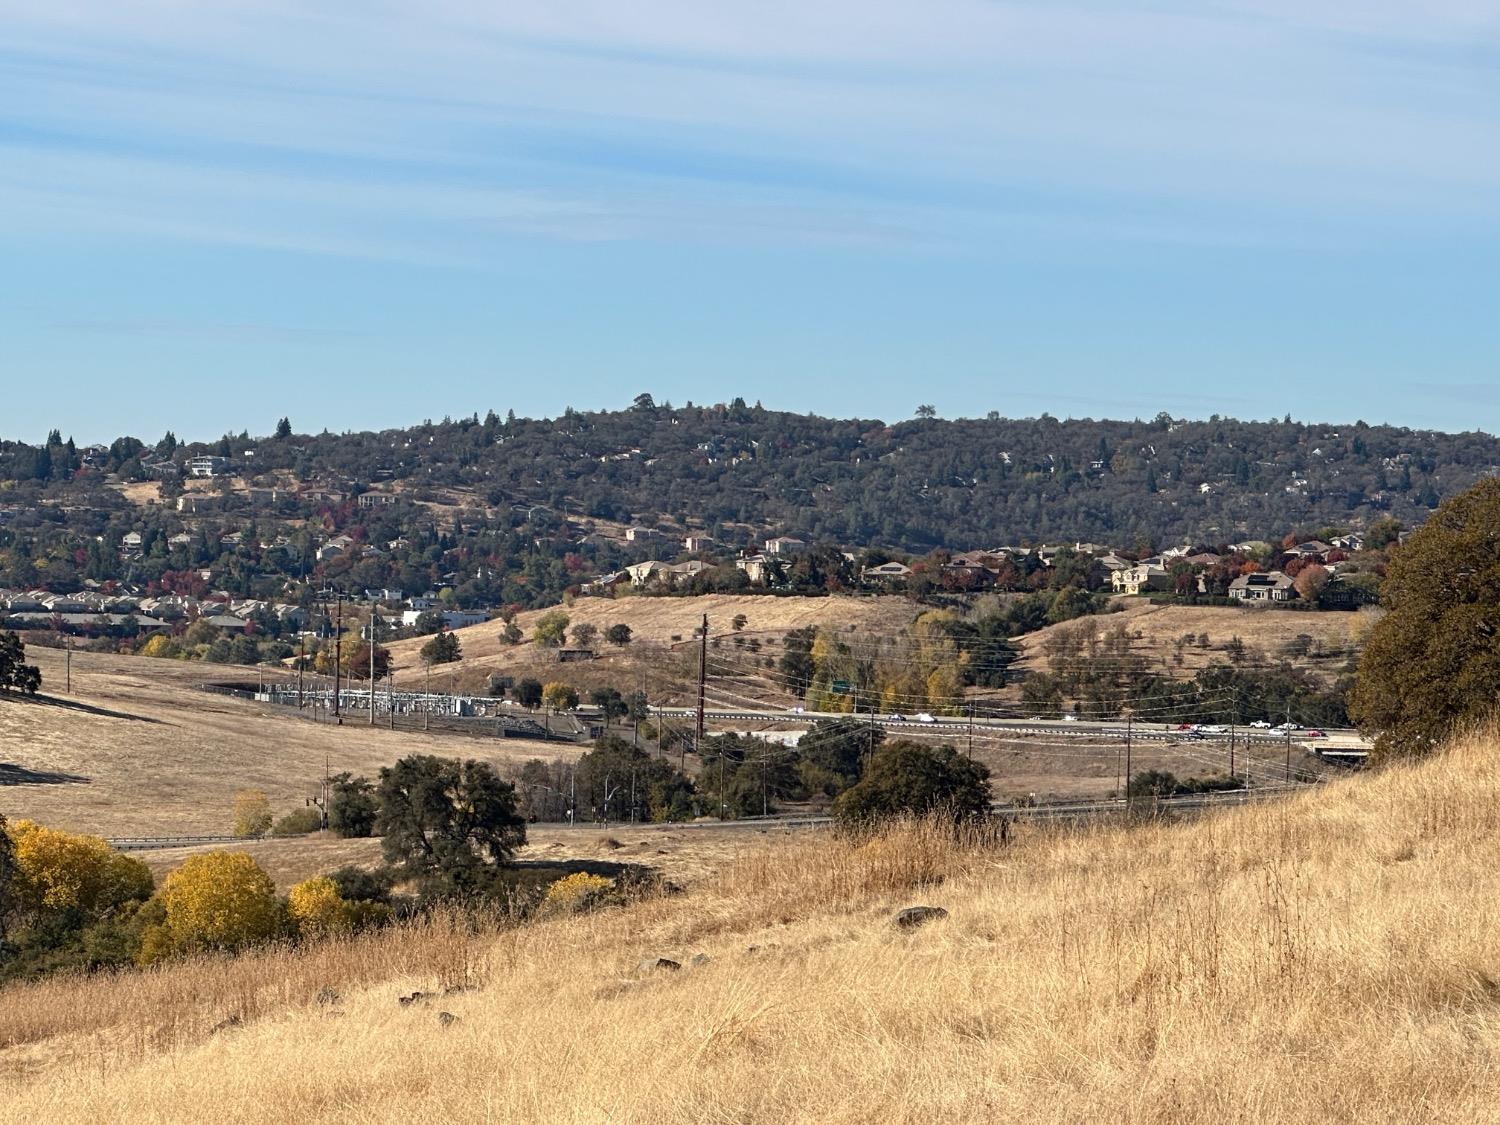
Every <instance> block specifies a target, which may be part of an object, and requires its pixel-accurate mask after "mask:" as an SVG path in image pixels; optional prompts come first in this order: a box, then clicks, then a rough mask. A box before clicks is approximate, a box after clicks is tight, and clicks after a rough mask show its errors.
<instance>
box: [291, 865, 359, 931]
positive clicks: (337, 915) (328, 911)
mask: <svg viewBox="0 0 1500 1125" xmlns="http://www.w3.org/2000/svg"><path fill="white" fill-rule="evenodd" d="M287 912H288V913H289V914H290V915H291V916H292V920H293V921H294V922H296V923H297V929H298V930H299V931H301V932H302V933H304V934H331V933H344V932H346V931H348V930H350V929H352V928H353V927H354V913H353V911H352V910H351V909H350V907H349V904H348V903H347V902H345V901H344V900H343V898H342V897H341V896H340V895H339V889H338V887H337V886H336V885H335V884H334V881H333V880H332V879H330V878H329V877H328V876H327V875H319V876H318V877H317V878H315V879H306V880H304V881H303V882H301V883H298V884H297V885H296V886H295V887H293V888H292V889H291V892H290V893H289V894H288V895H287Z"/></svg>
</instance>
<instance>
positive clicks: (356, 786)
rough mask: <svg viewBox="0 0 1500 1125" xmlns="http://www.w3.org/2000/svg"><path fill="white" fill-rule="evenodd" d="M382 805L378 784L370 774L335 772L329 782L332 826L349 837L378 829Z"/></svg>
mask: <svg viewBox="0 0 1500 1125" xmlns="http://www.w3.org/2000/svg"><path fill="white" fill-rule="evenodd" d="M379 811H380V805H379V803H378V802H377V801H376V800H375V786H374V785H373V784H371V783H370V780H369V779H368V778H364V777H351V776H350V775H349V774H347V773H341V774H337V775H335V776H334V777H333V778H331V779H330V780H329V786H328V829H329V831H331V832H333V833H334V834H335V835H337V836H342V837H344V838H345V839H350V838H353V837H363V836H369V835H371V834H372V833H373V832H374V831H375V817H376V815H377V814H378V813H379Z"/></svg>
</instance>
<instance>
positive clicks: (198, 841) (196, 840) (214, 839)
mask: <svg viewBox="0 0 1500 1125" xmlns="http://www.w3.org/2000/svg"><path fill="white" fill-rule="evenodd" d="M104 842H105V843H106V844H108V845H109V846H110V847H112V848H114V849H115V851H117V852H144V851H154V850H156V849H158V848H190V847H196V846H200V845H202V844H242V843H244V842H245V840H244V839H243V838H242V837H240V836H122V837H120V838H118V839H113V840H109V839H107V840H105V841H104Z"/></svg>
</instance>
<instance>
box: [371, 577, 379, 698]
mask: <svg viewBox="0 0 1500 1125" xmlns="http://www.w3.org/2000/svg"><path fill="white" fill-rule="evenodd" d="M379 620H380V614H379V613H377V612H376V611H375V608H374V607H373V606H372V607H371V608H370V725H371V726H372V727H373V726H374V725H375V636H376V631H375V622H377V621H379Z"/></svg>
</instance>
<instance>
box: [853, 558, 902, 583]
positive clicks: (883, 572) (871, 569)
mask: <svg viewBox="0 0 1500 1125" xmlns="http://www.w3.org/2000/svg"><path fill="white" fill-rule="evenodd" d="M910 577H911V567H909V566H907V565H906V564H905V563H899V562H885V563H881V564H880V565H879V566H867V567H865V569H864V570H863V571H862V572H861V573H860V579H861V580H862V581H864V582H905V581H906V580H907V579H908V578H910Z"/></svg>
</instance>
